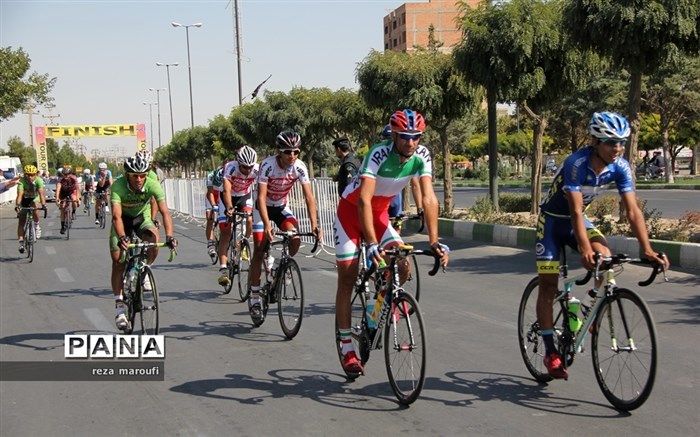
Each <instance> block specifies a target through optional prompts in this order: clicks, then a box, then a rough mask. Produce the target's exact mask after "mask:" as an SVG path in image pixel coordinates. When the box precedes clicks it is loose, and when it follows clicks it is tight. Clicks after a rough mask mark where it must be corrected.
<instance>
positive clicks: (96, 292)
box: [29, 287, 114, 300]
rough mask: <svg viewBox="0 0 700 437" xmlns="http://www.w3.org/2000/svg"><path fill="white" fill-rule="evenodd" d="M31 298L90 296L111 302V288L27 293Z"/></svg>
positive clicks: (112, 296)
mask: <svg viewBox="0 0 700 437" xmlns="http://www.w3.org/2000/svg"><path fill="white" fill-rule="evenodd" d="M29 294H30V295H32V296H51V297H74V296H92V297H96V298H100V299H109V300H113V299H114V295H113V294H112V289H111V288H105V287H90V288H72V289H68V290H54V291H37V292H34V293H29Z"/></svg>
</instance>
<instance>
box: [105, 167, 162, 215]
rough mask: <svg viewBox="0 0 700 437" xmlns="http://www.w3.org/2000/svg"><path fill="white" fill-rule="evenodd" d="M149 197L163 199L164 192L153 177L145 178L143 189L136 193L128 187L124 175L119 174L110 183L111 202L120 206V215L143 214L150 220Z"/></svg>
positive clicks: (157, 199)
mask: <svg viewBox="0 0 700 437" xmlns="http://www.w3.org/2000/svg"><path fill="white" fill-rule="evenodd" d="M151 197H154V198H155V199H156V201H158V202H160V201H161V200H164V199H165V192H164V191H163V188H162V187H161V186H160V184H159V183H158V182H156V181H154V180H153V179H149V178H146V181H145V182H144V185H143V190H142V191H141V192H140V193H138V192H136V191H133V190H132V189H131V188H130V187H129V181H127V178H126V177H124V176H119V177H118V178H117V179H116V180H115V181H114V184H113V185H112V197H111V201H112V203H119V204H121V206H122V215H123V216H127V217H136V216H139V215H143V216H145V217H147V218H148V219H149V220H150V217H151V202H150V200H151Z"/></svg>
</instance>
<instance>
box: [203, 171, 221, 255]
mask: <svg viewBox="0 0 700 437" xmlns="http://www.w3.org/2000/svg"><path fill="white" fill-rule="evenodd" d="M223 173H224V166H223V165H220V166H219V167H217V168H215V169H214V170H212V171H210V172H209V173H208V174H207V178H206V182H205V183H206V185H207V194H206V197H205V199H206V201H205V203H204V208H205V211H206V212H205V215H206V218H207V225H206V228H205V229H204V233H205V236H206V238H207V252H208V253H209V256H210V257H212V260H213V259H214V257H215V256H216V249H217V248H216V241H214V223H215V221H216V218H217V213H218V212H219V198H220V197H221V191H222V190H223V189H224V177H223Z"/></svg>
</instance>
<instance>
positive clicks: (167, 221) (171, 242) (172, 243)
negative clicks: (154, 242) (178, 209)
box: [158, 199, 177, 249]
mask: <svg viewBox="0 0 700 437" xmlns="http://www.w3.org/2000/svg"><path fill="white" fill-rule="evenodd" d="M158 210H159V211H160V215H161V217H163V227H164V228H165V244H167V245H168V247H169V248H171V249H175V248H176V247H177V240H176V239H175V238H174V237H173V218H172V217H171V216H170V210H169V209H168V204H167V202H166V201H165V199H162V200H159V201H158Z"/></svg>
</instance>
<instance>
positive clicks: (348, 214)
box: [333, 109, 449, 375]
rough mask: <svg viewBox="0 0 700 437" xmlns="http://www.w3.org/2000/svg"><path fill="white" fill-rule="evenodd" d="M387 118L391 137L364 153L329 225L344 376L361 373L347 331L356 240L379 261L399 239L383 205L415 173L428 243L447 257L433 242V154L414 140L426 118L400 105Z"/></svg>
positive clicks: (405, 271)
mask: <svg viewBox="0 0 700 437" xmlns="http://www.w3.org/2000/svg"><path fill="white" fill-rule="evenodd" d="M390 123H391V139H392V141H391V142H386V143H380V144H377V145H375V146H374V147H372V149H370V151H369V152H368V153H367V155H366V156H365V159H364V161H363V162H362V167H361V168H360V171H359V173H358V174H357V175H356V176H355V178H354V179H353V181H352V182H351V184H350V185H349V186H348V187H347V188H346V189H345V192H344V193H343V196H342V198H341V199H340V202H339V204H338V210H337V216H336V219H335V223H334V225H333V231H334V234H335V259H336V266H337V268H338V288H337V293H336V310H335V313H336V320H337V322H338V334H339V342H340V344H339V345H338V346H339V347H340V349H341V352H342V354H343V360H342V363H343V370H344V371H345V372H346V373H347V374H348V375H351V374H352V375H360V374H362V372H363V368H362V363H361V362H360V360H359V359H358V357H357V354H356V352H355V350H354V347H353V345H352V341H351V332H350V297H351V294H352V288H353V285H354V283H355V280H356V278H357V272H358V257H359V246H360V240H361V239H363V240H364V241H365V243H366V244H367V257H368V259H370V260H371V261H372V262H375V263H380V260H381V256H382V252H383V248H384V247H390V246H395V245H398V244H400V243H401V237H399V235H398V233H397V232H396V231H395V230H394V229H393V228H392V226H391V224H390V222H389V212H388V207H389V204H390V203H391V199H392V198H393V197H394V196H396V194H398V193H399V192H400V191H401V190H402V189H403V187H405V186H406V184H407V183H408V182H409V180H410V179H411V178H413V177H418V178H419V183H420V186H421V191H422V194H423V196H422V197H423V208H424V210H425V221H426V225H427V226H428V240H429V242H430V245H431V247H432V249H433V251H434V252H435V253H436V254H438V255H439V256H440V257H441V263H442V265H443V266H445V265H447V262H448V259H449V257H448V255H447V252H448V249H447V246H444V245H441V244H440V243H439V242H438V227H437V223H438V203H437V198H436V197H435V192H434V191H433V178H432V158H431V157H430V151H429V150H428V149H427V148H426V147H425V146H421V145H419V142H420V139H421V136H422V134H423V132H424V130H425V120H424V119H423V116H422V115H421V114H419V113H417V112H415V111H413V110H410V109H405V110H403V111H396V112H395V113H394V114H393V115H392V116H391V121H390ZM409 273H410V270H409V265H408V263H400V264H399V279H400V281H401V283H403V282H405V281H406V278H407V277H408V275H409Z"/></svg>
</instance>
